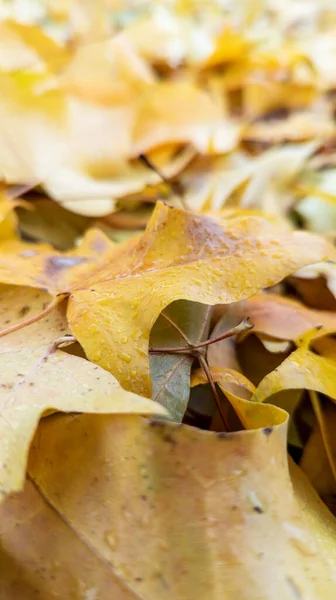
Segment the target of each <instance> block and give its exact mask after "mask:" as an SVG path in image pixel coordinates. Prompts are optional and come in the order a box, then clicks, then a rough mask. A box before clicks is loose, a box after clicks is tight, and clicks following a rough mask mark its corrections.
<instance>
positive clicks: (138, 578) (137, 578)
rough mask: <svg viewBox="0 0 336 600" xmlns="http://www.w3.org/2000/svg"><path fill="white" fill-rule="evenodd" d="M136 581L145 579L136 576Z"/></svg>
mask: <svg viewBox="0 0 336 600" xmlns="http://www.w3.org/2000/svg"><path fill="white" fill-rule="evenodd" d="M134 581H139V582H140V581H143V579H142V577H135V579H134Z"/></svg>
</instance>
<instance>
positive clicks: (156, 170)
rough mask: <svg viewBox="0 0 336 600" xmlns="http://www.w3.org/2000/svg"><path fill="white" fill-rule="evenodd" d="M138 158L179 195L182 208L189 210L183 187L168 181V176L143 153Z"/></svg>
mask: <svg viewBox="0 0 336 600" xmlns="http://www.w3.org/2000/svg"><path fill="white" fill-rule="evenodd" d="M139 159H140V160H141V161H142V162H143V163H144V164H145V165H146V167H148V168H149V169H152V171H154V173H156V174H157V175H158V176H159V177H160V179H162V181H163V182H164V183H166V184H167V185H169V187H170V188H171V189H172V190H173V192H174V193H175V194H176V195H177V196H178V197H179V199H180V202H181V204H182V206H183V208H184V210H190V208H189V207H188V204H187V201H186V199H185V197H184V193H183V189H182V187H181V185H177V184H175V183H173V182H172V181H170V180H169V179H168V177H166V176H165V174H164V173H162V171H161V170H160V169H159V168H158V167H157V166H156V165H154V163H153V162H152V161H151V160H150V159H149V158H148V157H147V156H146V155H145V154H140V155H139Z"/></svg>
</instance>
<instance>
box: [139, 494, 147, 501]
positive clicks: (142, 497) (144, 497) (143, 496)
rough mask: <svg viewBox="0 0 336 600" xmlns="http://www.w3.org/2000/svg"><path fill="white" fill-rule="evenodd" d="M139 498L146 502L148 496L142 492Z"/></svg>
mask: <svg viewBox="0 0 336 600" xmlns="http://www.w3.org/2000/svg"><path fill="white" fill-rule="evenodd" d="M140 498H141V500H144V502H147V500H148V498H147V496H145V495H144V494H143V495H142V496H140Z"/></svg>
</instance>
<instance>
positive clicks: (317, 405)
mask: <svg viewBox="0 0 336 600" xmlns="http://www.w3.org/2000/svg"><path fill="white" fill-rule="evenodd" d="M308 393H309V398H310V401H311V403H312V407H313V409H314V413H315V416H316V420H317V422H318V425H319V428H320V433H321V437H322V441H323V444H324V449H325V451H326V455H327V458H328V462H329V466H330V469H331V472H332V474H333V476H334V480H335V481H336V464H335V459H334V457H333V453H332V450H331V448H330V443H329V440H328V436H327V434H326V427H325V423H324V415H323V411H322V408H321V402H320V399H319V397H318V394H317V393H316V392H315V391H314V390H309V391H308Z"/></svg>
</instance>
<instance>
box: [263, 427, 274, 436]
mask: <svg viewBox="0 0 336 600" xmlns="http://www.w3.org/2000/svg"><path fill="white" fill-rule="evenodd" d="M263 432H264V434H265V435H267V436H268V435H271V433H272V432H273V427H264V429H263Z"/></svg>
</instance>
